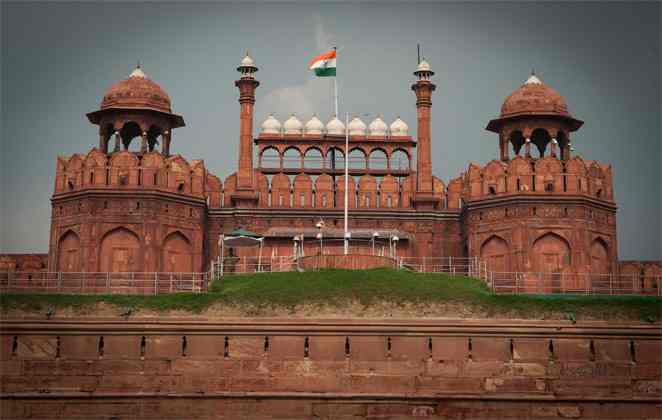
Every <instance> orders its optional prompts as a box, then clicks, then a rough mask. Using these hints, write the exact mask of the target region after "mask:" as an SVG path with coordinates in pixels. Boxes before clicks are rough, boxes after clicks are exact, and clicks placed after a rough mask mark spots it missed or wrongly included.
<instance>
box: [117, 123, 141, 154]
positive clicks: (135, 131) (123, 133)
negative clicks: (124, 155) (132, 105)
mask: <svg viewBox="0 0 662 420" xmlns="http://www.w3.org/2000/svg"><path fill="white" fill-rule="evenodd" d="M141 134H142V131H141V130H140V126H139V125H138V123H136V122H134V121H128V122H126V123H124V126H122V129H121V130H120V137H121V138H122V146H123V147H124V150H134V151H139V150H140V146H141V144H140V143H141V142H140V141H138V142H136V146H134V147H133V148H130V147H131V143H132V141H133V139H135V138H136V137H140V136H141Z"/></svg>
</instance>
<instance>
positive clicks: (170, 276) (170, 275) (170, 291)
mask: <svg viewBox="0 0 662 420" xmlns="http://www.w3.org/2000/svg"><path fill="white" fill-rule="evenodd" d="M170 293H172V273H170Z"/></svg>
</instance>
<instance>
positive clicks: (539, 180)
mask: <svg viewBox="0 0 662 420" xmlns="http://www.w3.org/2000/svg"><path fill="white" fill-rule="evenodd" d="M456 182H457V183H461V185H462V198H463V199H464V200H465V201H467V202H469V201H476V200H484V199H492V198H497V197H507V196H514V195H537V196H555V195H564V196H570V195H574V196H584V197H587V198H592V199H597V200H602V201H605V202H609V203H613V186H612V169H611V165H603V164H600V163H599V162H597V161H585V160H584V159H582V158H581V157H579V156H575V157H573V158H571V159H570V160H568V161H561V160H559V159H556V158H554V157H551V156H546V157H544V158H542V159H527V158H524V157H522V156H517V157H515V158H514V159H512V160H509V161H507V162H504V161H500V160H493V161H491V162H489V163H487V164H486V165H485V166H480V165H477V164H475V163H471V164H469V166H468V168H467V171H466V172H465V173H464V174H463V175H462V176H461V177H460V178H459V181H456ZM455 188H456V189H457V188H458V187H455Z"/></svg>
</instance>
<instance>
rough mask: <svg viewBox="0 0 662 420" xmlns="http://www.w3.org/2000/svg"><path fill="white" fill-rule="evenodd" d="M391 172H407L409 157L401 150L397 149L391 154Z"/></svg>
mask: <svg viewBox="0 0 662 420" xmlns="http://www.w3.org/2000/svg"><path fill="white" fill-rule="evenodd" d="M391 170H393V171H406V170H409V155H408V154H407V152H405V151H404V150H402V149H397V150H396V151H394V152H393V153H392V154H391Z"/></svg>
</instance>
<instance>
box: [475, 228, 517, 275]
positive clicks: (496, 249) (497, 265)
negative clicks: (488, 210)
mask: <svg viewBox="0 0 662 420" xmlns="http://www.w3.org/2000/svg"><path fill="white" fill-rule="evenodd" d="M480 258H481V259H482V260H483V261H485V262H486V263H487V268H488V270H490V271H494V272H496V273H505V272H508V271H510V251H509V249H508V242H506V240H505V239H503V238H502V237H501V236H498V235H492V236H490V237H489V238H487V239H486V240H485V241H484V242H483V244H482V245H481V246H480Z"/></svg>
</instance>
